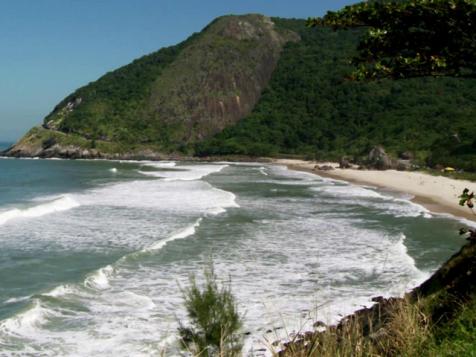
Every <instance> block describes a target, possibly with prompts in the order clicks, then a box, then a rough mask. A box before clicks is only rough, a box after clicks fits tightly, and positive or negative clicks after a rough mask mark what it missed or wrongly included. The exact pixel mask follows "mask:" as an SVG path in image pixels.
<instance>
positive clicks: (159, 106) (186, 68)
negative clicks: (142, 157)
mask: <svg viewBox="0 0 476 357" xmlns="http://www.w3.org/2000/svg"><path fill="white" fill-rule="evenodd" d="M206 32H207V36H203V37H202V38H200V39H199V40H198V41H197V42H196V43H194V44H193V45H191V46H190V47H187V48H186V49H184V50H183V51H182V52H181V53H180V55H179V56H178V58H177V59H176V60H175V61H174V63H172V65H170V66H169V67H168V68H166V69H165V71H164V72H163V73H162V75H161V76H160V78H159V80H158V81H157V83H156V87H155V89H154V90H153V91H152V93H151V97H150V103H151V105H150V106H151V108H152V111H153V113H152V116H153V117H155V118H156V119H157V120H159V121H164V122H165V123H167V124H171V123H176V124H178V125H179V126H180V127H182V128H183V129H182V131H181V133H180V137H178V138H176V139H178V140H180V141H184V142H196V141H200V140H202V139H204V138H207V137H210V136H211V135H213V134H216V133H218V132H220V131H222V130H223V129H224V128H225V127H227V126H230V125H232V124H234V123H236V122H237V121H238V120H240V119H241V118H243V117H245V116H246V115H248V114H249V113H250V112H251V111H252V109H253V108H254V106H255V105H256V103H257V102H258V100H259V98H260V95H261V92H262V91H263V89H264V88H265V86H266V85H267V83H268V81H269V79H270V78H271V74H272V73H273V71H274V69H275V68H276V65H277V62H278V59H279V56H280V53H281V50H282V48H283V45H284V44H285V43H286V42H288V41H292V40H298V37H297V35H295V34H293V33H287V34H283V33H278V32H277V31H276V30H275V28H274V23H273V22H272V21H271V20H270V19H269V18H267V17H264V16H261V15H248V16H244V17H242V16H236V17H235V16H233V17H228V16H227V17H223V18H220V19H218V20H217V21H216V22H214V23H213V24H212V25H211V26H210V28H209V29H207V31H206Z"/></svg>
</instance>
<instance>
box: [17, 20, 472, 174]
mask: <svg viewBox="0 0 476 357" xmlns="http://www.w3.org/2000/svg"><path fill="white" fill-rule="evenodd" d="M272 22H274V25H273V23H272ZM272 22H271V20H270V19H268V18H266V17H263V16H259V15H248V16H239V17H236V16H227V17H222V18H219V19H217V20H215V21H214V22H212V23H211V24H210V25H209V26H207V28H205V29H204V30H203V31H202V32H201V33H200V34H196V35H193V36H192V37H191V38H190V39H188V40H187V41H185V42H183V43H181V44H179V45H178V46H175V47H170V48H166V49H162V50H160V51H158V52H156V53H153V54H151V55H148V56H145V57H143V58H140V59H138V60H136V61H134V62H133V63H131V64H130V65H128V66H125V67H122V68H120V69H118V70H116V71H114V72H111V73H108V74H106V75H105V76H104V77H102V78H101V79H99V80H98V81H96V82H94V83H91V84H89V85H87V86H85V87H83V88H80V89H79V90H77V91H76V92H75V93H73V94H71V95H69V96H68V97H66V99H65V100H63V101H62V102H61V103H60V104H59V105H58V106H57V107H56V108H55V109H54V110H53V111H52V113H51V114H49V115H48V116H47V117H46V118H45V121H44V125H43V127H42V128H35V129H33V130H32V131H31V132H30V133H28V134H27V135H26V136H25V137H24V138H23V139H22V140H21V141H20V142H19V143H18V144H17V145H16V146H15V147H13V148H12V149H11V150H10V151H9V154H10V155H19V156H21V155H29V156H31V155H39V156H67V157H85V156H89V157H91V156H92V157H97V156H101V155H102V156H105V155H106V154H111V153H120V154H124V153H131V152H132V153H134V152H136V153H137V152H144V150H148V151H151V152H160V153H164V154H171V153H174V154H177V153H182V154H188V155H198V156H209V155H229V154H240V155H252V156H258V155H279V154H300V155H307V156H312V157H318V158H336V157H339V156H341V155H353V156H361V155H365V154H367V153H368V151H369V150H370V148H371V147H372V146H374V145H377V144H378V145H383V146H384V147H385V148H386V149H387V150H388V151H389V152H391V153H393V154H394V155H398V154H399V153H400V152H407V151H411V152H413V153H414V154H415V155H416V157H417V159H419V160H420V161H422V162H427V163H429V164H432V165H433V164H442V165H452V166H456V167H458V168H464V169H466V170H473V171H475V170H476V119H475V114H476V105H475V104H476V80H475V79H468V78H465V79H463V78H450V77H439V78H433V77H423V78H415V79H402V80H390V79H385V80H379V81H371V82H355V81H351V80H349V79H348V76H349V74H350V73H351V72H352V70H353V68H352V67H351V65H350V59H351V58H352V57H353V56H354V55H355V53H356V47H357V43H358V39H359V36H360V35H361V32H359V31H358V30H342V31H337V32H333V31H332V30H329V29H324V28H312V29H311V28H307V27H306V26H305V21H304V20H291V19H278V18H274V19H272ZM79 149H81V150H82V151H80V150H79Z"/></svg>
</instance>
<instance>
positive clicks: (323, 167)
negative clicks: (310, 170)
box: [316, 165, 334, 171]
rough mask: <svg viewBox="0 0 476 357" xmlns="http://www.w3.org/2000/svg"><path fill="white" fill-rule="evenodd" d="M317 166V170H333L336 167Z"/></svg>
mask: <svg viewBox="0 0 476 357" xmlns="http://www.w3.org/2000/svg"><path fill="white" fill-rule="evenodd" d="M316 166H317V169H316V170H319V171H331V170H334V168H333V167H332V166H331V165H321V166H319V165H316Z"/></svg>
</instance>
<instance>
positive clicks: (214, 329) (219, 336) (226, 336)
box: [179, 267, 242, 356]
mask: <svg viewBox="0 0 476 357" xmlns="http://www.w3.org/2000/svg"><path fill="white" fill-rule="evenodd" d="M204 276H205V281H204V283H203V285H202V286H201V287H199V286H198V285H197V282H196V279H195V276H191V277H190V286H189V287H188V288H186V289H184V290H183V296H184V302H185V307H186V309H187V314H188V318H189V320H190V326H184V325H183V324H182V323H180V326H179V334H180V337H181V342H182V345H183V347H184V348H186V349H188V350H189V351H190V352H192V353H193V354H194V355H196V356H218V355H219V356H234V355H238V354H239V353H240V351H241V348H242V341H241V337H240V335H238V334H237V332H238V331H239V330H240V328H241V326H242V319H241V316H240V315H239V313H238V309H237V306H236V302H235V298H234V296H233V295H232V293H231V288H230V283H229V282H228V283H227V284H222V285H221V286H219V285H218V283H217V277H216V275H215V273H214V270H213V267H211V268H209V269H205V271H204Z"/></svg>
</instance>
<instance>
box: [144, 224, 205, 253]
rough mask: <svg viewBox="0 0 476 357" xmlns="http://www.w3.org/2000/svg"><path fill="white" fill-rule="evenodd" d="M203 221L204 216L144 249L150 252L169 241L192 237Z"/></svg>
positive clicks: (160, 247)
mask: <svg viewBox="0 0 476 357" xmlns="http://www.w3.org/2000/svg"><path fill="white" fill-rule="evenodd" d="M201 222H202V218H199V219H198V220H197V221H196V222H195V223H194V224H192V225H190V226H188V227H187V228H185V229H183V230H181V231H179V232H177V233H174V234H172V235H171V236H170V237H168V238H166V239H163V240H161V241H159V242H157V243H155V244H153V245H151V246H150V247H148V248H146V249H144V251H145V252H150V251H154V250H160V249H162V248H163V247H164V246H165V245H166V244H167V243H169V242H172V241H174V240H177V239H184V238H187V237H190V236H192V235H194V234H195V232H196V229H197V228H198V227H199V226H200V223H201Z"/></svg>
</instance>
